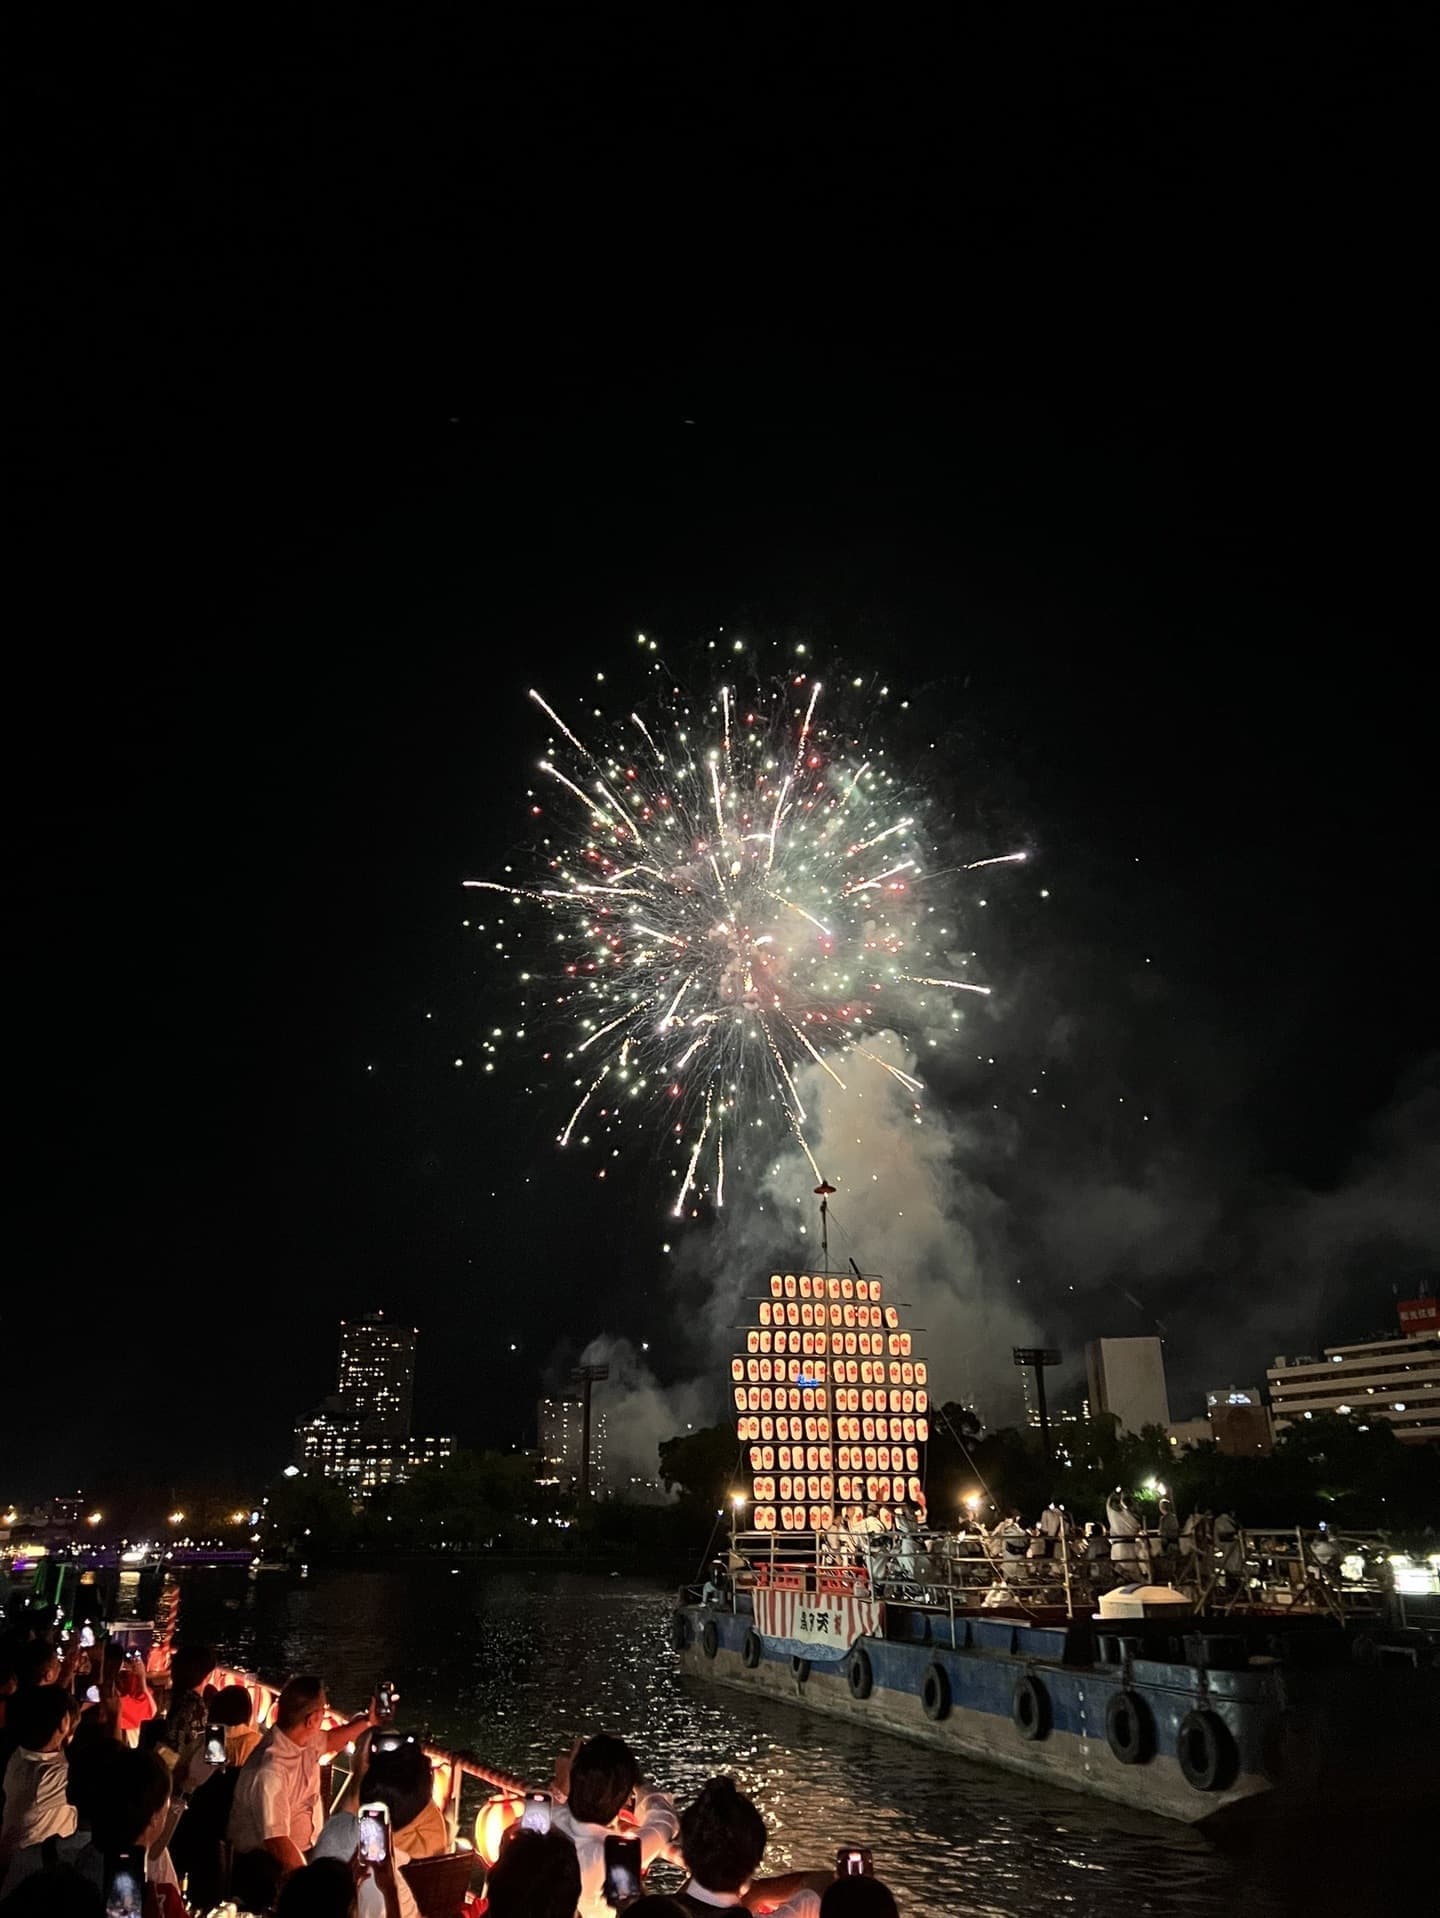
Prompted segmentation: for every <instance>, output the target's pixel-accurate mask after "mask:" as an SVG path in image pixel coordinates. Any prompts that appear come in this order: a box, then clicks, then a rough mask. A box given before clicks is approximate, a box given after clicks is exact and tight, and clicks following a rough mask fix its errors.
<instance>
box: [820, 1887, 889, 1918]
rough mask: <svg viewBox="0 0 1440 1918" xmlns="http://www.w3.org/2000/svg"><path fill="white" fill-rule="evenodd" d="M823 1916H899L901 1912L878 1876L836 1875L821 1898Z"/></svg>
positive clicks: (865, 1917)
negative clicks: (854, 1876)
mask: <svg viewBox="0 0 1440 1918" xmlns="http://www.w3.org/2000/svg"><path fill="white" fill-rule="evenodd" d="M820 1918H900V1912H899V1908H898V1906H897V1905H896V1903H895V1895H894V1893H893V1892H892V1891H891V1890H890V1887H889V1886H888V1885H882V1884H881V1882H880V1880H879V1879H878V1878H837V1879H836V1880H835V1882H834V1884H833V1885H829V1886H827V1887H826V1891H825V1896H824V1897H823V1898H822V1899H821V1900H820Z"/></svg>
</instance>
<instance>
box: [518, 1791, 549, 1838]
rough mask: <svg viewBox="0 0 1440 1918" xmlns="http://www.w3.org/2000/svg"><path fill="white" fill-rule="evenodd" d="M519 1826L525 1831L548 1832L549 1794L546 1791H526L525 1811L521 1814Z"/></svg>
mask: <svg viewBox="0 0 1440 1918" xmlns="http://www.w3.org/2000/svg"><path fill="white" fill-rule="evenodd" d="M520 1824H521V1826H522V1828H523V1829H524V1830H525V1831H549V1829H550V1794H549V1792H548V1791H527V1792H526V1794H525V1810H524V1812H523V1813H522V1814H521V1817H520Z"/></svg>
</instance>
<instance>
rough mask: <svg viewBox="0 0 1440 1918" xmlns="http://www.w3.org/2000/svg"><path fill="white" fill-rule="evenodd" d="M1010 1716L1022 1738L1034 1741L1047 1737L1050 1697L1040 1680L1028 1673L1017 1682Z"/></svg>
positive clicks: (1011, 1702) (1011, 1701)
mask: <svg viewBox="0 0 1440 1918" xmlns="http://www.w3.org/2000/svg"><path fill="white" fill-rule="evenodd" d="M1010 1716H1011V1718H1012V1720H1013V1721H1014V1724H1015V1729H1016V1731H1017V1732H1019V1734H1020V1736H1021V1737H1022V1738H1024V1739H1026V1740H1030V1741H1033V1740H1035V1739H1038V1738H1044V1737H1045V1736H1046V1735H1047V1733H1048V1732H1049V1730H1050V1696H1049V1693H1048V1692H1047V1691H1046V1690H1045V1687H1044V1686H1043V1685H1042V1684H1041V1683H1040V1681H1039V1679H1038V1678H1031V1677H1030V1676H1029V1674H1028V1673H1027V1674H1026V1676H1025V1677H1024V1678H1022V1679H1020V1680H1019V1681H1018V1682H1017V1684H1016V1686H1015V1691H1014V1693H1013V1695H1012V1697H1011V1699H1010Z"/></svg>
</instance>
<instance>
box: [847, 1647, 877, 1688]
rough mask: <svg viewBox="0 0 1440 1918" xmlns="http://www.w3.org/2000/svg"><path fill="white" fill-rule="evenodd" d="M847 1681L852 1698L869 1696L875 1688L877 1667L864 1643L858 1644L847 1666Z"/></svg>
mask: <svg viewBox="0 0 1440 1918" xmlns="http://www.w3.org/2000/svg"><path fill="white" fill-rule="evenodd" d="M845 1682H846V1684H847V1685H848V1686H849V1687H850V1696H851V1697H852V1698H868V1697H869V1696H870V1694H871V1692H873V1691H874V1689H875V1667H874V1666H873V1665H872V1664H871V1663H870V1654H869V1652H867V1651H866V1650H865V1648H864V1646H863V1645H857V1646H856V1647H855V1649H854V1651H853V1652H851V1654H850V1662H849V1664H848V1665H847V1666H846V1667H845Z"/></svg>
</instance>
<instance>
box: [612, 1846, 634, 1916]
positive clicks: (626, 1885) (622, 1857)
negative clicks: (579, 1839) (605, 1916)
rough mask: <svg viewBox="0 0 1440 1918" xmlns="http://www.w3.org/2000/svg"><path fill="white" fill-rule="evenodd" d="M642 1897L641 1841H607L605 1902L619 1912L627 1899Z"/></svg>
mask: <svg viewBox="0 0 1440 1918" xmlns="http://www.w3.org/2000/svg"><path fill="white" fill-rule="evenodd" d="M639 1896H640V1840H639V1839H638V1838H616V1837H615V1836H614V1835H613V1834H612V1835H611V1836H610V1837H609V1838H607V1839H606V1840H605V1902H606V1904H608V1905H610V1906H611V1907H613V1909H614V1910H616V1911H618V1910H619V1909H620V1907H621V1905H623V1904H624V1903H625V1902H626V1900H627V1899H630V1898H638V1897H639Z"/></svg>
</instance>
